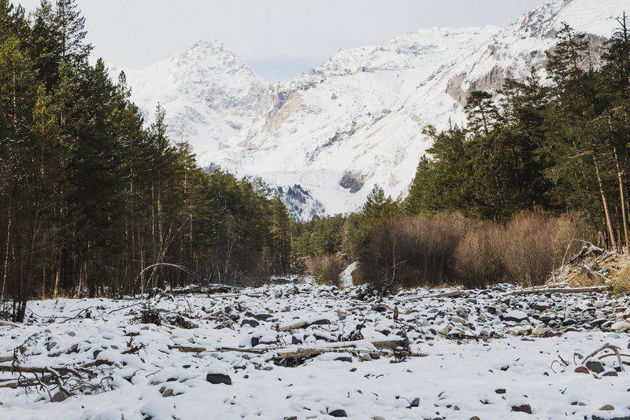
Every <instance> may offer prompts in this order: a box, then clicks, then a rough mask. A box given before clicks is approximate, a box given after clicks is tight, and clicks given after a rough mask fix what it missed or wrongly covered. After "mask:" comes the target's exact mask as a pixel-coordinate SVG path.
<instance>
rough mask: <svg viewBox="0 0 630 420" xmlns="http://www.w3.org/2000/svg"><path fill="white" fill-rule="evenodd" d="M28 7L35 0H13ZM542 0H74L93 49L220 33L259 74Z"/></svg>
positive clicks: (504, 19)
mask: <svg viewBox="0 0 630 420" xmlns="http://www.w3.org/2000/svg"><path fill="white" fill-rule="evenodd" d="M16 1H19V2H21V3H22V4H23V5H24V6H26V7H27V8H33V7H34V6H35V5H37V4H39V0H16ZM542 2H543V0H79V5H80V6H81V9H82V11H83V14H84V15H85V17H86V19H87V28H88V31H89V40H90V41H91V42H92V43H94V45H95V46H96V49H95V54H96V55H98V56H100V57H103V58H104V59H105V60H106V61H108V62H110V63H114V64H116V65H118V66H121V67H123V68H141V67H143V66H146V65H148V64H152V63H154V62H156V61H159V60H160V59H163V58H166V57H169V56H171V55H173V54H176V53H178V52H180V51H183V50H185V49H186V48H188V47H189V46H191V45H192V44H193V43H194V42H195V41H197V40H208V41H210V40H215V39H216V40H221V41H223V42H225V44H226V46H227V47H228V48H230V49H231V50H232V51H234V52H236V53H237V54H238V55H239V56H240V57H242V58H243V59H244V60H245V61H246V62H247V63H248V64H249V65H250V66H251V67H252V68H253V69H254V71H255V72H256V73H258V74H259V75H260V76H262V77H264V78H266V79H268V80H281V79H285V78H288V77H291V76H294V75H297V74H299V73H301V72H304V71H308V70H309V69H310V68H311V67H312V66H313V65H316V64H319V63H321V62H322V61H323V60H325V59H326V58H328V57H329V56H331V55H332V54H334V53H335V52H337V51H338V50H339V49H342V48H348V47H356V46H361V45H371V44H376V43H380V42H383V41H386V40H388V39H390V38H392V37H394V36H397V35H400V34H403V33H405V32H409V31H413V30H416V29H420V28H429V27H435V26H476V25H487V24H489V25H500V26H505V25H507V24H509V23H511V22H513V21H514V20H515V19H516V18H518V17H519V16H520V15H522V14H523V13H525V12H527V11H528V10H530V9H532V8H533V7H535V6H537V5H539V4H541V3H542Z"/></svg>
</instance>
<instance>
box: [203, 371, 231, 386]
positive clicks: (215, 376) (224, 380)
mask: <svg viewBox="0 0 630 420" xmlns="http://www.w3.org/2000/svg"><path fill="white" fill-rule="evenodd" d="M206 381H208V382H210V383H211V384H213V385H218V384H225V385H232V378H230V377H229V376H228V375H225V374H223V373H208V374H207V375H206Z"/></svg>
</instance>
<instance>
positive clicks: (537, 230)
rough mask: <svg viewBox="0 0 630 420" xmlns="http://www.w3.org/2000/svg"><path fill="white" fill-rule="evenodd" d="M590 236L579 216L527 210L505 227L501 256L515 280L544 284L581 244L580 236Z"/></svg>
mask: <svg viewBox="0 0 630 420" xmlns="http://www.w3.org/2000/svg"><path fill="white" fill-rule="evenodd" d="M588 238H590V232H589V230H588V228H587V227H586V226H585V225H584V224H582V223H580V222H578V221H577V220H576V219H575V218H572V217H570V216H555V217H553V216H549V215H547V214H544V213H540V212H524V213H520V214H518V215H516V216H515V217H514V219H512V221H511V222H510V223H508V224H507V226H506V227H505V231H504V235H503V239H502V240H501V243H500V246H499V250H500V256H501V260H502V261H503V264H504V265H505V268H506V271H507V274H508V277H509V280H510V281H511V282H513V283H519V284H522V285H526V286H534V285H540V284H543V283H544V282H545V281H546V280H547V279H548V277H549V275H550V273H551V272H552V271H553V269H554V268H558V267H559V266H560V265H561V264H562V262H563V259H564V258H565V256H566V255H571V254H572V253H573V252H575V251H576V249H577V248H579V247H580V244H579V243H577V242H575V240H576V239H588Z"/></svg>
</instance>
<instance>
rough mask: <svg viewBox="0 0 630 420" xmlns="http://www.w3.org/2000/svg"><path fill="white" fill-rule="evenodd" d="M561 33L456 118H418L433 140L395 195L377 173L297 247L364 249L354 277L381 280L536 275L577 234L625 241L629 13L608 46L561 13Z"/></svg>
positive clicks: (527, 278)
mask: <svg viewBox="0 0 630 420" xmlns="http://www.w3.org/2000/svg"><path fill="white" fill-rule="evenodd" d="M558 37H559V40H558V41H559V42H558V44H557V47H555V48H554V49H552V50H551V51H549V52H548V53H547V56H548V57H547V58H548V60H547V65H546V68H545V69H543V70H542V71H539V72H536V71H533V70H532V72H531V74H530V76H529V77H527V78H526V79H525V80H517V79H513V78H508V79H507V80H506V81H505V83H504V84H503V87H502V89H501V90H500V91H499V92H498V94H495V95H492V94H490V93H488V92H472V93H471V95H470V97H469V99H468V102H467V105H466V107H465V111H466V115H467V124H466V125H465V126H464V127H458V126H451V128H449V129H448V130H445V131H438V130H436V129H435V128H433V127H428V128H427V129H426V130H425V134H428V135H429V136H430V137H431V138H432V139H433V145H432V147H431V148H430V149H429V150H428V153H427V155H426V156H423V157H422V158H421V160H420V163H419V165H418V169H417V173H416V176H415V179H414V181H413V183H412V185H411V187H410V190H409V194H408V196H407V197H406V198H405V199H404V200H398V201H396V200H392V199H391V198H388V197H386V196H385V194H384V192H383V190H382V189H381V188H380V187H378V186H376V187H375V188H374V190H373V191H372V192H371V193H370V195H369V197H368V200H367V202H366V204H365V205H364V207H363V208H362V209H361V211H359V212H357V213H355V214H351V215H349V216H348V217H346V218H341V219H343V222H342V220H340V219H339V218H334V219H329V218H327V219H321V220H315V221H313V222H311V225H310V226H309V229H307V230H308V232H307V233H306V234H307V235H309V237H311V238H319V237H322V236H323V238H324V240H318V241H315V242H312V241H311V242H309V243H310V247H311V248H310V249H308V248H307V247H302V246H300V245H298V242H296V249H302V250H306V252H307V253H308V255H310V257H309V258H320V260H321V261H322V263H327V264H328V265H329V266H331V267H336V266H338V264H337V263H336V262H335V261H334V260H333V259H331V257H335V258H337V259H339V260H343V261H344V262H345V263H346V264H347V263H349V262H352V261H359V263H360V269H359V271H358V274H357V280H359V281H363V282H369V283H372V284H375V285H376V286H377V287H379V288H381V289H383V290H384V289H388V288H391V287H392V286H401V285H402V286H412V285H435V284H440V283H458V284H462V283H463V284H465V285H468V286H471V287H473V286H481V285H484V284H488V283H492V282H496V281H506V280H507V281H513V282H520V283H524V284H540V283H541V282H544V281H545V279H546V278H547V276H548V275H549V273H550V271H551V270H552V269H553V268H554V267H555V268H557V266H558V264H560V263H561V262H562V260H563V259H564V258H565V254H566V252H567V247H568V246H569V245H570V244H569V243H570V242H572V241H573V240H575V239H588V240H591V241H593V242H595V241H597V242H598V244H600V245H602V246H606V247H608V248H611V249H616V250H620V251H621V250H623V249H630V246H629V243H628V240H629V238H628V236H629V233H628V211H629V208H628V202H627V198H626V196H627V192H626V191H627V188H628V177H627V173H628V171H629V170H630V161H629V159H628V145H629V142H630V118H629V117H630V31H629V29H628V27H627V22H626V18H625V16H624V17H622V18H620V19H619V30H618V31H617V32H616V33H615V34H614V36H613V37H612V38H611V39H610V40H609V42H608V43H607V47H606V49H605V51H604V53H603V55H601V51H599V52H596V51H595V49H594V47H593V46H591V45H590V44H589V37H587V36H586V35H585V34H582V33H576V32H575V31H574V30H573V29H572V28H570V27H568V26H565V27H564V28H563V29H562V30H561V31H560V32H559V34H558ZM331 226H336V230H334V231H333V230H331V229H330V227H331ZM339 226H341V227H339ZM318 243H320V244H323V245H317V244H318ZM329 244H332V246H329ZM575 246H578V244H577V243H574V247H575ZM324 256H325V258H324ZM317 267H318V268H319V269H320V270H321V272H326V269H322V268H321V264H320V265H318V266H317ZM327 278H328V279H333V280H334V279H335V276H327ZM322 280H323V279H322Z"/></svg>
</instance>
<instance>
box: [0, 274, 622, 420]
mask: <svg viewBox="0 0 630 420" xmlns="http://www.w3.org/2000/svg"><path fill="white" fill-rule="evenodd" d="M27 314H28V322H27V323H26V324H24V325H14V324H11V323H8V322H5V323H2V324H1V325H0V404H2V405H0V418H2V419H5V418H6V419H31V418H32V419H48V418H54V417H55V416H56V417H58V418H63V419H94V420H96V419H100V420H110V419H111V420H114V419H115V420H120V419H125V420H129V419H155V420H161V419H169V420H170V419H250V418H252V419H253V418H263V419H280V420H282V419H319V418H321V419H326V418H334V417H347V418H353V419H387V420H392V419H466V420H468V419H474V418H479V419H503V418H504V419H514V418H539V419H556V418H576V419H577V418H579V419H584V418H586V419H626V418H627V419H630V372H629V371H630V356H628V354H630V350H629V346H630V336H629V332H630V297H628V296H612V295H609V294H607V293H601V292H594V291H590V290H586V291H585V292H581V293H556V292H549V291H547V292H545V291H541V292H537V293H531V292H526V293H524V292H523V291H522V290H520V289H517V288H515V287H513V286H509V285H499V286H495V287H493V288H491V289H487V290H476V291H471V292H462V291H458V290H452V289H451V290H425V289H414V290H408V291H403V292H401V293H399V294H397V295H395V296H389V297H386V298H383V299H381V298H379V297H377V296H372V295H370V294H369V293H368V292H367V290H365V289H364V288H361V287H351V288H347V289H344V290H338V289H336V288H332V287H321V286H314V285H309V284H296V285H292V284H287V285H276V286H267V287H263V288H257V289H243V290H240V291H238V292H227V293H217V294H212V295H203V294H190V293H168V292H167V293H159V294H157V295H155V296H153V297H152V298H150V299H148V300H143V299H132V298H128V299H119V300H111V299H78V300H69V299H58V300H48V301H36V302H30V303H29V306H28V311H27ZM606 346H608V347H606ZM598 350H599V351H598ZM593 353H595V354H593Z"/></svg>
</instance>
